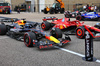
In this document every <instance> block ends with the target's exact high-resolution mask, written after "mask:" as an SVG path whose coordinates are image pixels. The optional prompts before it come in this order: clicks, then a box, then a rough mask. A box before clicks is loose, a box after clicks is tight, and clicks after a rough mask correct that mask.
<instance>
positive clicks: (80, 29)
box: [76, 27, 85, 39]
mask: <svg viewBox="0 0 100 66" xmlns="http://www.w3.org/2000/svg"><path fill="white" fill-rule="evenodd" d="M76 36H77V37H78V38H80V39H82V38H84V37H85V28H83V27H78V28H76Z"/></svg>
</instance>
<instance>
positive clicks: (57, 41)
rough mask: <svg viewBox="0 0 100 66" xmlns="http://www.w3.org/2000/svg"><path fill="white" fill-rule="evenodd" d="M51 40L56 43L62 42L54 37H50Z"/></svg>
mask: <svg viewBox="0 0 100 66" xmlns="http://www.w3.org/2000/svg"><path fill="white" fill-rule="evenodd" d="M50 40H51V41H53V42H55V43H60V41H59V40H58V39H56V38H55V37H53V36H50Z"/></svg>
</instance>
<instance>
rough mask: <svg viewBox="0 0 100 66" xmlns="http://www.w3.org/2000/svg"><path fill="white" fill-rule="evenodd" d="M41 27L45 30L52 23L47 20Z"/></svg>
mask: <svg viewBox="0 0 100 66" xmlns="http://www.w3.org/2000/svg"><path fill="white" fill-rule="evenodd" d="M41 27H42V29H43V30H49V29H50V27H51V25H50V23H49V22H47V21H45V22H42V24H41Z"/></svg>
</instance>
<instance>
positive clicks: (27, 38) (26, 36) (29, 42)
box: [24, 32, 36, 47]
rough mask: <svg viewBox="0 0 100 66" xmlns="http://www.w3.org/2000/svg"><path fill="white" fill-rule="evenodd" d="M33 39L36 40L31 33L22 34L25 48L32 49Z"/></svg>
mask: <svg viewBox="0 0 100 66" xmlns="http://www.w3.org/2000/svg"><path fill="white" fill-rule="evenodd" d="M33 39H34V40H36V34H35V33H33V32H26V33H25V34H24V44H25V45H26V46H27V47H33Z"/></svg>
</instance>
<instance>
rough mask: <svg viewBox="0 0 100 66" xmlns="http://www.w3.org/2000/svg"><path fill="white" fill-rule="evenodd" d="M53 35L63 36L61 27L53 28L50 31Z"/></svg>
mask: <svg viewBox="0 0 100 66" xmlns="http://www.w3.org/2000/svg"><path fill="white" fill-rule="evenodd" d="M50 33H51V35H52V36H54V37H55V38H62V31H61V30H60V29H59V28H55V29H54V30H53V29H52V30H51V31H50Z"/></svg>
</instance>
